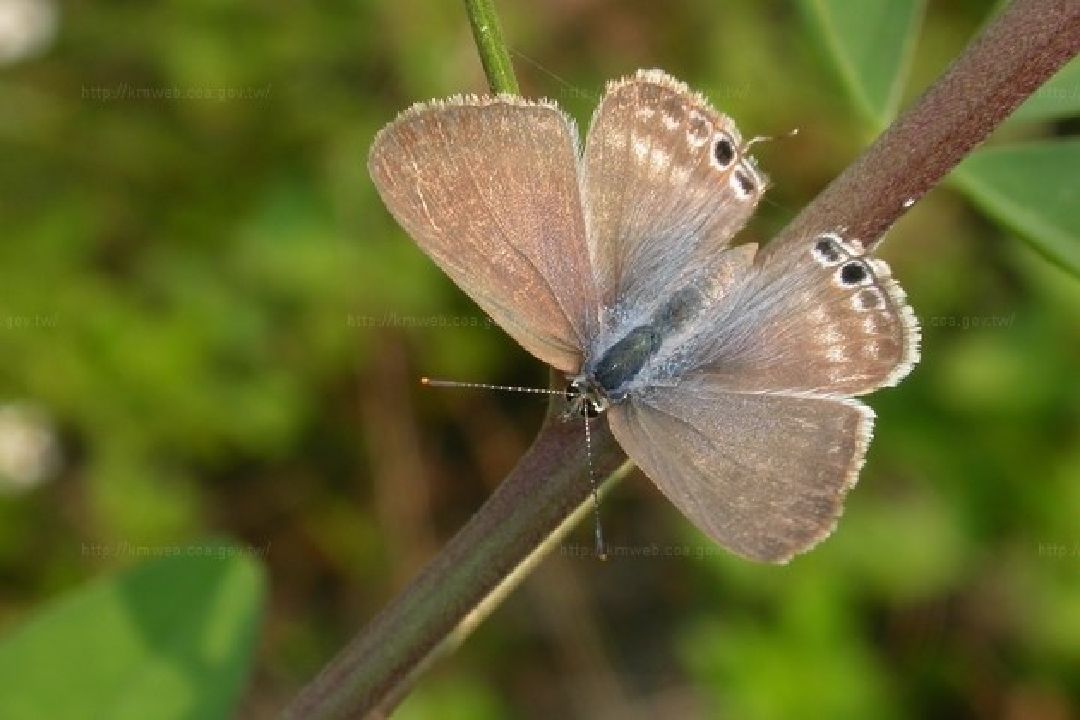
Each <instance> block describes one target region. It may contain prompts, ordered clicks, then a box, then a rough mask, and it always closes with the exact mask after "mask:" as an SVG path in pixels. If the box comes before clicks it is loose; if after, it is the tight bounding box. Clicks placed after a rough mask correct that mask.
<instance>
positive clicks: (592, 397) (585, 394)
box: [566, 375, 611, 418]
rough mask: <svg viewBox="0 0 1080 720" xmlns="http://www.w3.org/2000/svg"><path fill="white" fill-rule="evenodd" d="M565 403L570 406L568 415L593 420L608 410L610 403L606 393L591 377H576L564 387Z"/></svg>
mask: <svg viewBox="0 0 1080 720" xmlns="http://www.w3.org/2000/svg"><path fill="white" fill-rule="evenodd" d="M566 402H568V403H569V404H570V410H569V411H568V414H570V415H580V416H581V417H587V418H594V417H598V416H599V415H600V414H601V413H603V412H604V411H605V410H607V409H608V407H609V406H610V405H611V401H610V399H609V398H608V394H607V392H606V391H605V390H604V388H602V387H601V386H600V384H599V383H597V382H596V381H595V380H593V379H592V378H591V377H586V376H583V375H581V376H578V377H575V378H573V379H571V380H570V384H569V385H567V386H566Z"/></svg>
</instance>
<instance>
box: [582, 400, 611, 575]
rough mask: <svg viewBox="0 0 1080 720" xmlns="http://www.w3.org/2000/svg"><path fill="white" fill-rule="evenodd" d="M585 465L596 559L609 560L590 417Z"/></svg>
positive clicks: (587, 421) (586, 439)
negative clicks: (589, 493)
mask: <svg viewBox="0 0 1080 720" xmlns="http://www.w3.org/2000/svg"><path fill="white" fill-rule="evenodd" d="M585 463H586V464H587V465H588V467H589V487H590V488H592V499H593V517H594V519H595V521H596V522H595V526H596V557H598V558H599V559H600V560H607V551H606V550H605V549H604V531H603V530H602V529H601V528H600V493H599V492H597V490H596V475H595V473H594V472H593V466H592V433H591V432H590V431H589V416H588V415H586V416H585Z"/></svg>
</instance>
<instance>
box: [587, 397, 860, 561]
mask: <svg viewBox="0 0 1080 720" xmlns="http://www.w3.org/2000/svg"><path fill="white" fill-rule="evenodd" d="M608 421H609V422H610V424H611V429H612V432H613V433H614V434H615V437H616V438H617V439H618V441H619V443H620V444H621V445H622V447H623V448H624V449H625V450H626V452H627V454H628V455H629V456H630V458H631V459H632V460H633V461H634V462H635V463H636V464H637V465H638V467H640V468H641V469H642V470H643V471H644V472H645V474H646V475H648V476H649V477H650V478H651V479H652V480H653V481H654V482H655V483H656V485H657V486H658V487H659V488H660V490H661V491H662V492H663V493H664V494H665V495H667V497H668V498H669V499H670V500H671V501H672V502H673V503H674V504H675V505H676V506H677V507H678V508H679V509H680V510H681V511H682V512H683V513H684V514H685V515H686V516H687V517H688V518H690V520H691V521H693V522H694V524H695V525H697V526H698V528H700V529H701V530H702V531H703V532H704V533H705V534H706V535H708V536H709V537H710V538H712V539H713V540H714V541H715V542H717V543H719V544H720V545H722V546H723V547H725V548H727V549H729V550H731V551H732V552H734V553H736V554H738V555H741V556H743V557H746V558H749V559H752V560H757V561H763V562H777V563H783V562H787V561H788V560H790V559H791V558H792V556H794V555H795V554H797V553H800V552H804V551H806V550H809V549H810V548H811V547H813V546H814V545H815V544H817V543H818V542H820V541H821V540H823V539H824V538H825V537H827V536H828V535H829V534H830V533H831V532H832V530H833V528H834V527H835V525H836V521H837V518H838V517H839V516H840V512H841V506H842V502H843V498H844V495H845V494H846V493H847V491H848V490H849V489H850V488H851V487H852V486H853V485H854V484H855V481H856V480H857V479H858V472H859V468H860V467H861V466H862V462H863V456H864V455H865V453H866V447H867V444H868V442H869V440H870V433H871V428H872V426H873V412H872V411H871V410H870V408H869V407H867V406H865V405H863V404H862V403H860V402H858V401H856V400H850V399H843V398H830V397H824V396H811V395H790V394H788V395H785V394H774V393H735V392H729V391H727V390H724V389H719V388H717V387H716V386H715V385H714V384H713V383H712V382H711V381H709V379H708V378H697V379H694V380H689V381H685V382H682V383H680V384H679V385H678V386H676V387H657V388H649V389H646V390H644V391H642V392H640V393H635V394H634V395H632V396H631V397H630V399H629V400H628V401H627V402H625V403H622V404H620V405H617V406H615V407H613V408H612V409H611V410H610V411H609V412H608Z"/></svg>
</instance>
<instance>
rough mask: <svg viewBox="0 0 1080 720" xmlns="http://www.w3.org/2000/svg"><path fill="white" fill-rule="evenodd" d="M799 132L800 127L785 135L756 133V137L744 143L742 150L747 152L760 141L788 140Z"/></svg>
mask: <svg viewBox="0 0 1080 720" xmlns="http://www.w3.org/2000/svg"><path fill="white" fill-rule="evenodd" d="M798 134H799V128H792V129H791V130H790V131H789V132H786V133H784V134H783V135H780V136H776V135H755V136H754V137H752V138H750V139H749V140H747V141H746V142H745V143H743V146H742V151H743V152H746V151H747V150H749V149H750V148H751V147H753V146H754V145H757V144H758V143H763V142H770V141H772V140H787V139H788V138H793V137H795V136H796V135H798Z"/></svg>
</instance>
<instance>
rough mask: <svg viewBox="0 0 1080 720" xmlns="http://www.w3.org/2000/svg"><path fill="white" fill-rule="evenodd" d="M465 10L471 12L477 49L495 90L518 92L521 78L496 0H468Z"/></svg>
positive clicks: (511, 93) (470, 23)
mask: <svg viewBox="0 0 1080 720" xmlns="http://www.w3.org/2000/svg"><path fill="white" fill-rule="evenodd" d="M465 11H466V13H468V15H469V25H471V26H472V32H473V38H475V40H476V50H477V52H478V53H479V54H480V62H481V63H483V65H484V72H485V73H486V74H487V78H488V85H490V86H491V92H493V93H508V94H510V95H517V94H518V83H517V77H515V75H514V66H513V64H512V63H511V62H510V50H509V49H508V48H507V47H506V43H505V42H504V41H503V36H502V26H501V25H499V16H498V15H497V14H496V13H495V3H494V0H465Z"/></svg>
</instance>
